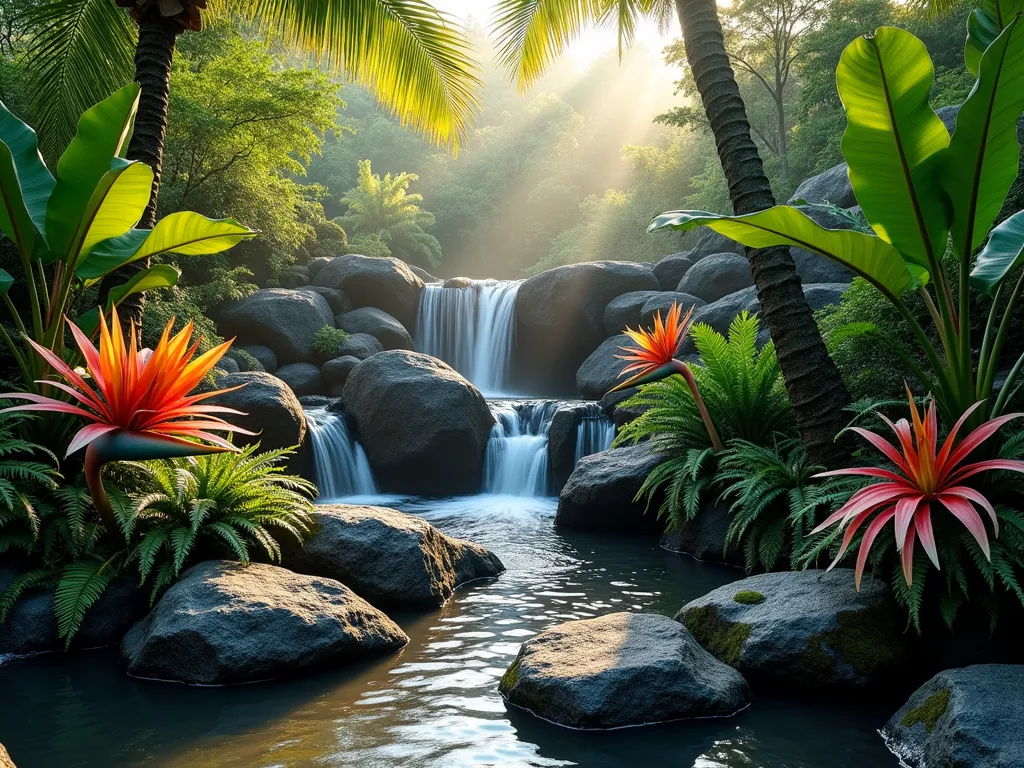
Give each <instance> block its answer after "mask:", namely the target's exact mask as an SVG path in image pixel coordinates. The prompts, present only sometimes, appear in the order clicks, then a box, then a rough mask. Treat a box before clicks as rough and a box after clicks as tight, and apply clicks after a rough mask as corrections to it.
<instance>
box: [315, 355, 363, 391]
mask: <svg viewBox="0 0 1024 768" xmlns="http://www.w3.org/2000/svg"><path fill="white" fill-rule="evenodd" d="M360 362H362V361H361V360H360V359H359V358H358V357H354V356H352V355H344V356H343V357H336V358H334V359H333V360H328V361H327V362H326V363H324V367H323V368H321V369H320V375H321V376H323V378H324V382H325V383H326V384H327V386H328V387H331V388H339V391H340V388H343V387H344V386H345V382H346V381H348V377H349V374H350V373H352V369H353V368H355V367H356V366H357V365H359V363H360Z"/></svg>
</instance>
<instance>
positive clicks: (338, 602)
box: [121, 560, 409, 685]
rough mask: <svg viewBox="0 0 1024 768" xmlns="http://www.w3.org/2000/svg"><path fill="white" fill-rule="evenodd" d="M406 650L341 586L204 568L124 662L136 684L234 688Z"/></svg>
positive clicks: (167, 603) (168, 598)
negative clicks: (149, 681) (143, 681)
mask: <svg viewBox="0 0 1024 768" xmlns="http://www.w3.org/2000/svg"><path fill="white" fill-rule="evenodd" d="M408 640H409V638H408V637H406V635H405V633H404V632H402V630H401V629H400V628H399V627H398V625H397V624H395V623H394V622H393V621H392V620H391V619H389V618H388V617H387V616H385V615H384V614H383V613H381V612H380V611H379V610H377V609H376V608H374V607H373V606H372V605H370V604H369V603H368V602H366V601H365V600H363V599H362V598H361V597H359V596H358V595H356V594H355V593H354V592H353V591H352V590H350V589H349V588H348V587H346V586H345V585H344V584H341V583H340V582H337V581H334V580H332V579H324V578H319V577H314V576H306V575H302V574H297V573H293V572H292V571H289V570H287V569H286V568H278V567H276V566H272V565H264V564H262V563H252V564H251V565H249V566H243V565H241V564H240V563H234V562H228V561H225V560H208V561H206V562H203V563H199V564H198V565H196V566H193V567H192V568H190V569H189V570H187V571H186V572H185V573H184V574H182V576H181V578H180V579H179V580H178V582H177V583H176V584H175V585H174V586H173V587H171V588H170V589H169V590H167V592H166V593H165V594H164V596H163V597H162V598H160V601H159V602H158V603H157V604H156V606H155V607H154V608H153V610H152V611H150V613H149V615H148V616H146V618H144V619H143V620H142V621H140V622H139V623H138V624H136V625H135V626H134V627H132V629H131V630H130V631H129V632H128V634H127V635H125V638H124V640H123V641H122V643H121V659H122V662H123V664H124V665H125V668H126V669H127V671H128V674H130V675H133V676H135V677H143V678H155V679H158V680H170V681H176V682H181V683H189V684H192V685H233V684H237V683H253V682H258V681H262V680H272V679H275V678H281V677H293V676H296V675H300V674H305V673H308V672H313V671H315V670H318V669H324V668H328V667H334V666H338V665H341V664H344V663H346V662H350V661H355V660H357V659H364V658H367V657H371V656H377V655H381V654H384V653H388V652H390V651H394V650H397V649H398V648H401V647H402V646H403V645H405V643H406V642H408Z"/></svg>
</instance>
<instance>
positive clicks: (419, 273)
mask: <svg viewBox="0 0 1024 768" xmlns="http://www.w3.org/2000/svg"><path fill="white" fill-rule="evenodd" d="M409 269H410V270H411V271H412V273H413V274H414V275H416V277H418V278H419V279H420V280H422V281H423V282H424V283H440V282H441V278H439V277H434V276H433V275H432V274H430V273H429V272H427V270H425V269H423V268H421V267H417V266H416V265H415V264H410V265H409Z"/></svg>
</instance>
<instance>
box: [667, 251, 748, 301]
mask: <svg viewBox="0 0 1024 768" xmlns="http://www.w3.org/2000/svg"><path fill="white" fill-rule="evenodd" d="M753 284H754V278H753V276H752V275H751V274H750V264H749V263H748V262H747V257H746V256H740V255H739V254H736V253H713V254H711V255H710V256H707V257H705V258H703V259H701V260H700V261H698V262H697V263H696V264H694V265H693V266H692V267H690V269H688V270H687V272H686V274H685V275H683V279H682V280H680V281H679V286H678V287H677V288H676V290H677V291H679V292H680V293H688V294H690V295H691V296H696V297H698V298H701V299H703V300H704V301H707V302H712V301H716V300H718V299H720V298H722V297H723V296H728V295H729V294H730V293H735V292H736V291H740V290H743V289H744V288H746V287H748V286H751V285H753Z"/></svg>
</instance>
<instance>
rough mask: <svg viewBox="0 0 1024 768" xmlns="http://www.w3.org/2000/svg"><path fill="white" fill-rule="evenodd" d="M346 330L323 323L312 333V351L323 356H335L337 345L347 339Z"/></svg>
mask: <svg viewBox="0 0 1024 768" xmlns="http://www.w3.org/2000/svg"><path fill="white" fill-rule="evenodd" d="M348 337H349V334H348V331H343V330H342V329H341V328H335V327H334V326H333V325H325V326H324V327H323V328H321V329H320V330H319V331H317V332H316V333H315V334H313V351H314V352H316V353H317V354H318V355H323V356H324V357H337V355H338V345H339V344H342V343H344V342H345V341H347V340H348Z"/></svg>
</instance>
